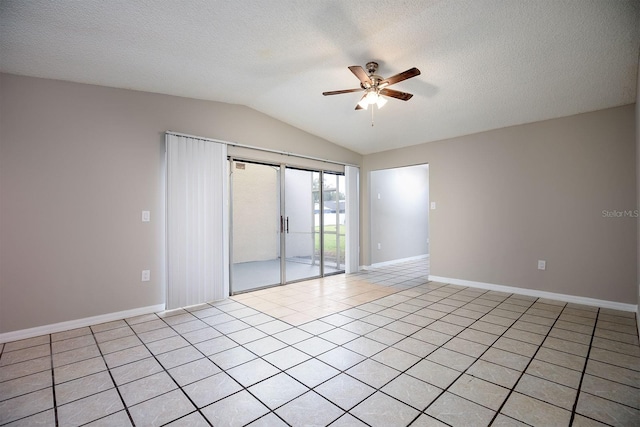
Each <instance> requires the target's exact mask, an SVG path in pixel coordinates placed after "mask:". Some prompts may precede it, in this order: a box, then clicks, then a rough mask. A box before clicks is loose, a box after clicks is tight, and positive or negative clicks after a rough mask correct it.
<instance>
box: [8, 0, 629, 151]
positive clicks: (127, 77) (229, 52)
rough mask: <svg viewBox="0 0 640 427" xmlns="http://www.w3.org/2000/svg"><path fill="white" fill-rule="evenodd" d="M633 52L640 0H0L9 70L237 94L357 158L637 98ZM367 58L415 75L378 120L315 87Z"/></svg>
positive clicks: (189, 92)
mask: <svg viewBox="0 0 640 427" xmlns="http://www.w3.org/2000/svg"><path fill="white" fill-rule="evenodd" d="M639 49H640V3H639V2H638V1H634V0H629V1H625V0H528V1H525V0H442V1H437V0H404V1H400V0H369V1H360V0H348V1H347V0H318V1H311V0H238V1H211V0H209V1H207V0H181V1H175V0H147V1H131V0H109V1H105V0H82V1H69V0H56V1H49V0H46V1H42V0H29V1H24V0H1V1H0V71H2V72H7V73H14V74H21V75H28V76H36V77H45V78H53V79H61V80H68V81H74V82H82V83H90V84H96V85H103V86H111V87H118V88H127V89H135V90H141V91H149V92H157V93H164V94H171V95H178V96H185V97H191V98H198V99H206V100H214V101H221V102H227V103H234V104H243V105H246V106H249V107H251V108H254V109H256V110H259V111H262V112H264V113H266V114H268V115H270V116H272V117H275V118H277V119H280V120H282V121H284V122H286V123H289V124H291V125H293V126H296V127H298V128H301V129H303V130H305V131H307V132H310V133H312V134H315V135H318V136H320V137H323V138H325V139H327V140H329V141H332V142H334V143H336V144H339V145H342V146H344V147H347V148H350V149H352V150H354V151H357V152H359V153H362V154H367V153H373V152H378V151H383V150H388V149H393V148H397V147H403V146H408V145H414V144H420V143H424V142H430V141H435V140H440V139H444V138H450V137H455V136H459V135H465V134H470V133H475V132H480V131H484V130H489V129H495V128H500V127H505V126H511V125H516V124H521V123H528V122H534V121H538V120H544V119H549V118H555V117H562V116H568V115H572V114H577V113H582V112H587V111H594V110H599V109H603V108H608V107H614V106H619V105H625V104H629V103H633V102H635V98H636V81H637V80H636V79H637V77H636V73H637V71H638V52H639ZM372 60H375V61H377V62H378V63H379V64H380V68H379V70H378V74H380V75H382V76H383V77H388V76H390V75H393V74H396V73H399V72H402V71H404V70H406V69H408V68H411V67H417V68H419V69H420V70H421V71H422V74H421V75H420V76H418V77H415V78H412V79H410V80H406V81H404V82H401V83H398V84H397V85H396V86H394V87H393V88H394V89H398V90H401V91H404V92H410V93H413V94H414V97H413V98H412V99H411V100H410V101H408V102H403V101H400V100H396V99H390V100H389V102H388V103H387V104H386V106H385V107H384V108H383V109H381V110H376V111H375V116H374V121H375V126H373V127H372V126H371V119H372V117H371V111H370V110H368V111H355V110H354V107H355V105H356V103H357V101H358V100H359V99H360V96H361V95H360V94H358V93H349V94H344V95H336V96H331V97H324V96H322V92H324V91H329V90H338V89H349V88H357V87H358V86H359V82H358V80H357V79H356V78H355V76H354V75H353V74H352V73H351V72H350V71H349V70H348V69H347V66H350V65H361V66H363V67H364V65H365V64H366V63H367V62H369V61H372ZM0 95H1V94H0ZM184 131H188V129H187V130H184ZM212 136H214V135H212Z"/></svg>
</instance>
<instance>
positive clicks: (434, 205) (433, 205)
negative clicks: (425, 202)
mask: <svg viewBox="0 0 640 427" xmlns="http://www.w3.org/2000/svg"><path fill="white" fill-rule="evenodd" d="M435 208H436V202H431V210H434V209H435Z"/></svg>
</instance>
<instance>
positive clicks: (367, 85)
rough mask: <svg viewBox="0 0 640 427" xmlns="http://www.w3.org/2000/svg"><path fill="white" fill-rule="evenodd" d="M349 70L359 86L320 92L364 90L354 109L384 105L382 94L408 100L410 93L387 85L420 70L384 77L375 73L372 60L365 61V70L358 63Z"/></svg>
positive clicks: (410, 70)
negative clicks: (358, 82) (358, 81)
mask: <svg viewBox="0 0 640 427" xmlns="http://www.w3.org/2000/svg"><path fill="white" fill-rule="evenodd" d="M349 70H350V71H351V72H352V73H353V74H354V75H355V76H356V77H357V78H358V80H360V87H359V88H356V89H345V90H334V91H330V92H322V94H323V95H324V96H327V95H339V94H341V93H351V92H360V91H362V90H364V94H363V95H362V98H361V99H360V101H359V102H358V104H357V105H356V110H367V109H368V108H369V105H373V104H376V105H377V106H378V109H380V108H382V107H384V104H386V103H387V100H386V99H385V98H384V97H383V96H382V95H384V96H389V97H391V98H396V99H400V100H402V101H408V100H410V99H411V97H412V96H413V95H412V94H410V93H406V92H400V91H398V90H393V89H389V86H391V85H394V84H396V83H399V82H401V81H403V80H407V79H410V78H412V77H415V76H418V75H420V70H418V69H417V68H416V67H413V68H410V69H408V70H407V71H403V72H402V73H400V74H396V75H395V76H391V77H389V78H386V79H385V78H383V77H380V76H379V75H377V74H376V71H377V70H378V63H377V62H373V61H372V62H367V71H366V72H365V71H364V68H362V67H361V66H359V65H352V66H350V67H349ZM373 110H374V108H373V107H371V126H373Z"/></svg>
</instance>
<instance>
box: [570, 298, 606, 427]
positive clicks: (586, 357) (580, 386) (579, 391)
mask: <svg viewBox="0 0 640 427" xmlns="http://www.w3.org/2000/svg"><path fill="white" fill-rule="evenodd" d="M599 317H600V309H599V308H598V312H597V314H596V318H595V321H594V322H593V329H592V330H591V340H590V341H589V349H588V350H587V355H586V356H585V359H584V366H583V367H582V374H581V375H580V382H579V384H578V391H577V392H576V398H575V400H574V402H573V407H572V408H571V419H570V420H569V425H572V424H573V420H574V419H575V417H576V409H577V407H578V400H579V399H580V394H581V393H582V382H583V381H584V375H585V372H586V371H587V365H588V364H589V355H591V346H592V345H593V338H594V337H595V335H596V329H597V327H598V318H599Z"/></svg>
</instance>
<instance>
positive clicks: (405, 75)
mask: <svg viewBox="0 0 640 427" xmlns="http://www.w3.org/2000/svg"><path fill="white" fill-rule="evenodd" d="M419 75H420V70H418V69H417V68H416V67H413V68H410V69H408V70H407V71H403V72H402V73H400V74H396V75H395V76H391V77H389V78H388V79H384V80H383V81H381V82H380V84H379V85H378V86H391V85H394V84H396V83H398V82H401V81H403V80H407V79H410V78H411V77H415V76H419Z"/></svg>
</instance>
